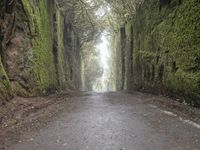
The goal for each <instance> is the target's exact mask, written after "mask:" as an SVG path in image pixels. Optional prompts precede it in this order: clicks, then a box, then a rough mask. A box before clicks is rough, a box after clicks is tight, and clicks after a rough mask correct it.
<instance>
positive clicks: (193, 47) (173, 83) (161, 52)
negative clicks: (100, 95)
mask: <svg viewBox="0 0 200 150" xmlns="http://www.w3.org/2000/svg"><path fill="white" fill-rule="evenodd" d="M199 14H200V1H199V0H165V1H163V0H146V1H145V2H144V4H142V5H140V6H139V7H138V8H137V11H136V15H135V16H134V17H133V18H134V19H133V20H131V21H129V22H128V23H127V24H126V34H127V43H128V46H127V47H126V48H125V49H124V51H126V53H127V57H126V59H127V60H128V61H129V62H130V63H128V66H127V67H126V69H127V72H128V73H127V79H128V82H127V83H128V85H127V86H128V88H129V89H133V88H134V89H143V90H148V91H151V92H155V93H158V92H159V93H164V94H168V95H172V96H175V97H178V98H180V99H183V100H186V101H187V102H188V103H190V104H191V105H195V106H200V15H199ZM130 60H131V61H130Z"/></svg>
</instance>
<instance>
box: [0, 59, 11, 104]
mask: <svg viewBox="0 0 200 150" xmlns="http://www.w3.org/2000/svg"><path fill="white" fill-rule="evenodd" d="M10 97H11V87H10V82H9V79H8V76H7V74H6V72H5V70H4V66H3V65H2V63H1V58H0V98H1V100H7V99H9V98H10ZM1 102H2V101H1Z"/></svg>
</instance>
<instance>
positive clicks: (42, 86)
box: [0, 0, 81, 101]
mask: <svg viewBox="0 0 200 150" xmlns="http://www.w3.org/2000/svg"><path fill="white" fill-rule="evenodd" d="M0 5H1V8H3V9H2V10H1V11H0V17H1V19H0V43H1V46H0V52H1V53H0V55H1V59H0V60H1V62H0V76H1V79H0V98H1V99H2V101H3V99H9V98H10V97H11V96H10V95H20V96H33V95H38V94H46V93H48V92H52V91H55V90H61V89H64V88H73V89H79V87H80V86H81V85H80V83H81V81H80V80H81V77H80V76H81V73H80V71H81V69H80V67H81V65H80V53H79V51H80V44H79V38H78V35H77V34H76V31H75V29H74V28H72V27H69V26H66V22H67V21H68V20H67V18H65V17H64V16H63V15H62V13H61V12H60V11H59V10H58V9H57V6H56V4H55V2H54V0H52V1H49V0H40V1H35V0H16V1H15V0H14V1H13V0H8V1H1V2H0ZM68 24H70V22H69V23H68Z"/></svg>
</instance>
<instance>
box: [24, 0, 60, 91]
mask: <svg viewBox="0 0 200 150" xmlns="http://www.w3.org/2000/svg"><path fill="white" fill-rule="evenodd" d="M22 2H23V5H24V9H25V11H26V13H27V15H28V18H29V24H30V30H31V37H32V39H31V40H32V48H33V66H32V70H33V74H34V77H35V80H36V81H37V84H38V86H39V87H40V89H41V90H48V89H49V88H57V86H58V85H57V79H56V71H55V64H54V58H53V13H54V5H53V2H49V1H47V0H42V1H38V3H35V4H34V2H31V1H29V0H23V1H22Z"/></svg>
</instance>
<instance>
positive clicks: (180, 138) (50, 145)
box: [9, 92, 200, 150]
mask: <svg viewBox="0 0 200 150" xmlns="http://www.w3.org/2000/svg"><path fill="white" fill-rule="evenodd" d="M152 97H153V96H152ZM152 97H150V96H146V95H143V94H140V93H135V94H133V95H131V94H127V93H120V92H115V93H102V94H97V93H91V94H88V95H87V94H86V95H84V96H77V97H74V98H71V99H70V100H68V101H67V103H66V109H65V110H64V111H63V112H62V113H60V114H59V115H58V116H57V117H56V118H54V120H52V121H51V122H50V123H49V124H48V125H47V126H46V127H43V128H42V129H40V130H39V131H35V132H33V131H32V132H31V131H30V132H27V133H25V134H24V135H23V136H21V138H20V139H19V142H18V143H16V144H14V145H12V146H11V147H10V148H9V149H10V150H200V141H199V140H200V126H199V125H198V124H195V123H193V122H191V121H189V120H184V119H182V118H181V117H180V116H177V115H176V114H174V113H172V112H168V111H165V110H163V109H161V108H159V107H158V106H156V105H154V104H152V103H151V102H150V101H149V100H150V99H151V98H152Z"/></svg>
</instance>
